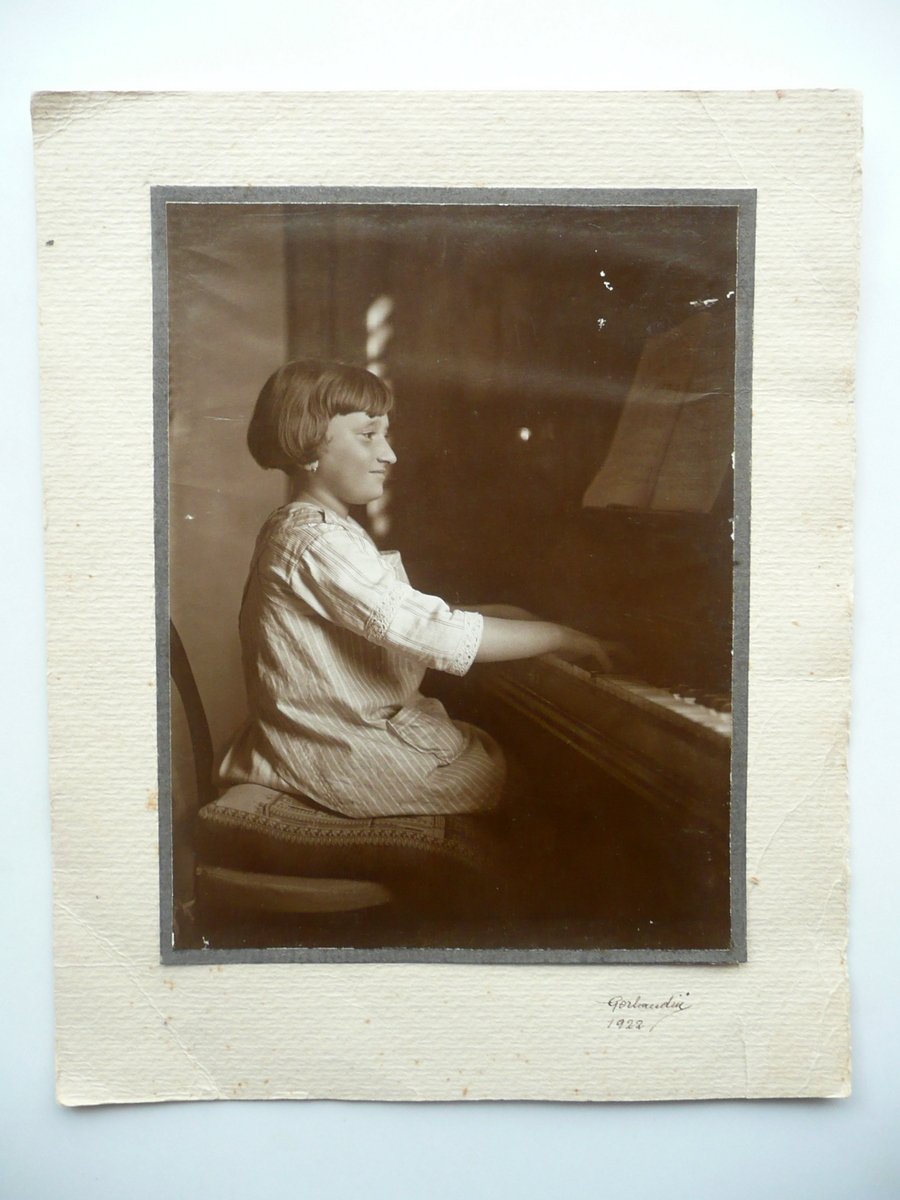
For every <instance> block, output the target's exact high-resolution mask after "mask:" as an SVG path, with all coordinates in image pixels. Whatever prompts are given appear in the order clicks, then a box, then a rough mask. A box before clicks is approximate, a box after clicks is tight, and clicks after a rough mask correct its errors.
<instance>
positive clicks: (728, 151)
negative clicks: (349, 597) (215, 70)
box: [35, 92, 859, 1104]
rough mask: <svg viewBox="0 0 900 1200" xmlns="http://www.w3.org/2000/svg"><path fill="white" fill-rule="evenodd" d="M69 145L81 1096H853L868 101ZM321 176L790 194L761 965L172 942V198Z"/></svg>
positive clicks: (55, 517) (68, 583) (72, 136)
mask: <svg viewBox="0 0 900 1200" xmlns="http://www.w3.org/2000/svg"><path fill="white" fill-rule="evenodd" d="M536 132H537V135H538V136H536ZM35 145H36V159H37V170H38V187H37V192H38V218H39V253H40V280H41V282H40V288H41V378H42V404H43V413H44V440H45V450H44V460H45V475H46V480H47V484H46V488H47V490H46V497H47V500H46V504H47V535H46V550H47V581H48V650H49V657H50V709H51V746H52V764H51V790H52V797H53V821H54V854H55V863H56V866H55V875H56V894H57V916H56V946H57V1019H58V1031H57V1044H58V1061H59V1094H60V1098H61V1099H62V1100H63V1101H64V1102H65V1103H72V1104H91V1103H103V1102H109V1101H114V1100H121V1101H147V1100H158V1099H167V1098H189V1097H193V1098H213V1097H224V1096H260V1097H263V1096H307V1097H309V1096H348V1097H349V1096H353V1097H356V1098H383V1099H403V1098H418V1099H424V1098H428V1099H446V1098H488V1097H509V1098H513V1097H522V1098H524V1097H530V1098H548V1099H550V1098H552V1099H563V1098H568V1099H663V1098H676V1097H678V1098H699V1097H708V1096H767V1095H768V1096H773V1095H781V1096H791V1095H796V1096H800V1095H810V1096H812V1095H820V1096H821V1095H843V1094H846V1093H847V1090H848V1075H849V1067H848V1036H847V982H846V970H845V955H844V949H845V936H846V813H845V809H846V796H845V786H846V783H845V781H846V722H847V696H848V690H849V689H848V677H849V595H850V582H849V581H850V547H851V534H850V525H851V496H852V469H851V460H852V419H851V416H852V408H851V404H850V401H851V396H852V382H853V359H854V336H855V328H854V326H855V296H856V279H857V274H856V272H857V264H856V259H857V245H858V241H857V239H858V234H857V224H858V206H859V102H858V98H857V97H856V96H854V95H851V94H848V93H841V92H786V93H768V92H760V93H657V94H637V93H636V94H616V93H609V94H589V93H572V94H565V93H553V94H549V95H543V94H540V93H520V94H519V93H516V94H502V93H497V94H483V95H477V96H476V95H465V94H445V95H442V94H439V93H435V94H427V93H425V94H420V95H415V96H412V95H407V96H400V95H394V94H391V93H379V94H373V95H363V94H353V93H346V94H334V95H302V94H300V95H281V96H277V95H245V96H242V95H238V94H235V95H219V96H214V95H209V96H182V95H152V94H146V95H141V94H121V95H118V94H111V95H100V96H92V95H66V94H59V95H52V94H50V95H46V96H42V97H38V98H37V99H36V102H35ZM799 147H802V150H803V153H802V154H798V152H797V151H798V148H799ZM323 185H327V186H335V187H372V186H380V187H391V188H397V187H419V186H433V187H462V188H468V187H476V186H477V187H491V188H494V187H510V188H515V187H525V186H527V187H542V188H561V187H562V188H564V187H576V188H582V187H583V188H601V187H615V188H685V187H686V188H698V189H704V188H730V189H741V190H743V189H751V190H753V191H755V192H756V194H757V201H758V208H757V254H756V266H755V314H754V348H753V379H754V395H753V446H754V460H753V496H754V510H753V545H752V549H751V564H750V601H749V612H750V621H749V635H750V636H749V675H748V788H747V814H746V817H747V873H748V874H747V879H748V899H747V926H748V930H747V931H748V942H747V962H746V963H742V964H733V965H723V966H696V965H691V966H688V965H683V964H635V963H632V964H577V965H573V964H542V965H529V966H522V965H509V964H498V963H495V964H449V963H431V964H417V963H304V964H300V963H291V964H271V963H267V964H251V963H248V964H221V963H219V964H210V965H209V966H202V965H196V964H195V965H190V966H184V967H179V968H176V967H174V966H172V965H169V964H162V963H160V961H159V950H158V933H157V931H158V923H157V922H158V912H159V890H158V882H157V879H158V875H157V871H158V859H157V855H158V852H159V845H158V837H157V794H156V792H157V788H156V767H157V744H156V742H157V739H156V696H155V692H156V687H155V662H156V638H155V597H154V578H155V574H154V571H155V568H154V557H153V523H154V504H153V449H152V447H153V418H152V396H151V392H152V385H151V379H152V362H153V344H152V303H153V301H152V285H151V275H152V272H151V238H150V216H149V213H150V202H149V200H150V198H149V190H150V188H151V187H153V186H179V187H181V186H190V187H197V186H254V187H257V186H269V187H285V186H290V187H295V186H302V187H312V186H323ZM835 294H836V295H840V296H841V298H842V305H841V307H840V309H839V311H838V314H837V316H836V315H835V311H834V308H833V306H832V305H831V304H830V303H829V301H830V299H831V298H832V297H833V295H835ZM798 348H799V349H798ZM111 447H114V450H115V453H113V454H111V453H110V448H111ZM823 480H827V488H826V487H824V486H823V482H822V481H823ZM96 664H106V665H108V666H109V667H110V668H114V683H113V684H112V685H111V684H110V679H109V678H103V679H98V680H97V681H96V682H92V678H93V677H92V674H91V671H90V670H89V668H92V667H94V666H95V665H96ZM86 963H87V964H89V965H90V967H91V970H90V971H85V970H84V969H83V968H84V966H85V964H86ZM298 995H302V998H303V999H302V1003H299V1004H298V1003H297V998H298ZM626 1011H627V1012H631V1013H634V1012H642V1013H655V1012H663V1013H665V1014H666V1017H665V1020H660V1021H659V1022H656V1023H654V1024H653V1027H652V1029H651V1028H650V1024H651V1023H650V1022H647V1021H644V1020H643V1018H634V1017H632V1018H631V1020H632V1022H635V1021H638V1022H640V1023H639V1024H634V1023H632V1024H631V1025H628V1024H627V1021H624V1020H623V1023H622V1024H618V1020H619V1018H620V1017H621V1015H622V1013H623V1012H626ZM363 1013H364V1014H365V1015H363ZM235 1014H237V1016H236V1017H235ZM373 1024H374V1025H376V1027H377V1038H375V1040H373V1035H374V1034H375V1032H376V1031H375V1030H372V1029H371V1026H372V1025H373ZM513 1030H514V1031H515V1044H516V1045H518V1046H520V1047H522V1050H521V1051H519V1052H518V1053H510V1052H509V1042H510V1038H511V1036H512V1033H511V1031H513ZM286 1032H287V1033H288V1036H286ZM286 1043H287V1046H286ZM300 1047H302V1050H301V1049H300ZM526 1048H527V1049H526ZM423 1068H424V1069H423Z"/></svg>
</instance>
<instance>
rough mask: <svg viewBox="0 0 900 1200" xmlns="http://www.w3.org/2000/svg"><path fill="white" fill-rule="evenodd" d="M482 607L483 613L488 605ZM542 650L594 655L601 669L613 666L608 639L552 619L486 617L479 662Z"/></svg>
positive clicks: (526, 655)
mask: <svg viewBox="0 0 900 1200" xmlns="http://www.w3.org/2000/svg"><path fill="white" fill-rule="evenodd" d="M480 611H481V612H482V614H483V613H484V612H485V610H484V609H481V610H480ZM539 654H560V655H562V656H563V657H564V658H592V659H594V660H595V661H596V663H597V665H598V667H599V668H600V669H601V670H603V671H612V670H613V664H612V660H611V659H610V656H609V651H608V648H607V643H605V642H603V641H601V640H600V638H596V637H592V636H591V634H589V633H581V632H580V631H579V630H577V629H569V627H568V626H566V625H556V624H554V623H553V622H551V621H535V620H527V619H522V618H514V619H512V620H509V619H507V618H503V617H493V616H485V617H484V631H483V633H482V635H481V645H480V646H479V647H478V651H477V653H476V654H475V661H476V662H507V661H509V660H510V659H514V658H535V657H537V656H538V655H539Z"/></svg>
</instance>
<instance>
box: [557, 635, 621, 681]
mask: <svg viewBox="0 0 900 1200" xmlns="http://www.w3.org/2000/svg"><path fill="white" fill-rule="evenodd" d="M560 629H561V630H562V634H563V645H562V648H561V649H560V651H559V656H560V658H565V659H568V660H576V659H583V660H585V661H584V663H583V664H582V665H584V667H585V669H586V670H589V671H598V672H601V671H602V672H603V673H604V674H606V675H610V674H615V673H616V672H617V670H618V669H620V668H621V665H624V662H625V661H627V658H628V652H627V650H625V648H624V646H620V645H619V644H618V643H617V642H607V641H604V640H603V639H602V638H598V637H594V636H593V635H592V634H589V633H582V632H581V631H580V630H578V629H569V628H568V627H567V626H565V625H562V626H560ZM617 664H618V666H617Z"/></svg>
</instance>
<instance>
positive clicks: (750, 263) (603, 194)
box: [150, 186, 756, 965]
mask: <svg viewBox="0 0 900 1200" xmlns="http://www.w3.org/2000/svg"><path fill="white" fill-rule="evenodd" d="M173 202H178V203H194V204H348V205H350V204H482V205H498V204H509V205H570V206H573V207H583V208H584V207H590V208H604V207H606V208H613V207H648V208H649V207H677V206H686V205H692V206H695V207H699V206H710V207H730V208H736V209H737V210H738V233H737V297H736V301H737V303H736V311H735V323H736V330H735V364H736V365H735V414H734V416H735V435H734V633H733V643H732V691H733V695H732V704H733V720H734V733H733V740H732V751H731V807H730V812H731V831H730V842H731V930H732V934H731V937H732V941H731V945H730V947H728V948H727V949H715V950H615V949H613V950H609V949H607V950H541V949H535V950H503V949H491V950H473V949H468V948H467V949H454V948H452V947H451V948H445V949H434V948H428V949H407V948H393V949H392V948H390V947H385V948H379V949H365V950H358V949H347V948H340V947H334V948H305V947H300V946H290V947H282V948H273V949H265V950H262V949H258V950H254V949H244V950H212V949H211V950H175V949H174V948H173V946H172V940H173V933H172V920H173V863H172V854H173V846H172V774H171V726H170V716H171V699H170V692H169V686H170V685H169V504H168V484H169V427H168V400H169V396H168V390H169V311H168V253H167V243H166V205H167V204H169V203H173ZM150 207H151V253H152V270H153V404H154V420H153V427H154V526H155V545H156V574H155V579H156V685H157V746H158V756H159V861H160V958H161V961H162V962H163V963H164V964H167V965H176V964H184V965H197V964H205V963H304V962H306V963H322V962H335V963H338V962H355V963H367V962H381V963H388V962H390V963H401V962H411V963H519V964H523V965H524V964H528V963H545V964H546V963H619V964H622V963H691V964H716V963H732V964H734V963H742V962H746V961H747V895H746V838H745V831H746V815H747V692H748V682H747V671H748V663H749V638H750V629H749V607H750V464H751V455H750V438H751V420H750V412H751V385H752V348H753V285H754V270H753V268H754V260H755V241H756V191H755V189H739V190H729V189H716V188H710V189H703V190H698V189H690V188H684V189H682V188H636V189H627V190H622V189H606V188H598V189H595V188H434V187H412V188H355V187H274V188H273V187H259V188H254V187H248V188H232V187H168V186H166V187H151V189H150Z"/></svg>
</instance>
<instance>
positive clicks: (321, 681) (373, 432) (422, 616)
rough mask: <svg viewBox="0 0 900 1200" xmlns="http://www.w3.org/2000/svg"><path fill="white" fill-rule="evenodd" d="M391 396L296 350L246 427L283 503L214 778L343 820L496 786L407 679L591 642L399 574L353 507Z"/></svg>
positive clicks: (456, 807)
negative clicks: (279, 477) (470, 604)
mask: <svg viewBox="0 0 900 1200" xmlns="http://www.w3.org/2000/svg"><path fill="white" fill-rule="evenodd" d="M392 403H393V399H392V396H391V393H390V391H389V390H388V388H387V386H386V385H385V384H384V383H383V382H382V381H381V380H380V379H379V378H378V377H377V376H375V375H373V374H371V373H370V372H368V371H365V370H363V369H362V368H359V367H352V366H347V365H344V364H342V363H328V362H318V361H312V360H304V361H298V362H290V363H287V364H286V365H285V366H283V367H281V368H279V369H278V370H277V371H276V372H275V373H274V374H273V375H272V376H271V377H270V378H269V380H268V381H267V382H266V384H265V386H264V387H263V389H262V392H261V393H260V396H259V399H258V401H257V403H256V408H255V411H254V413H253V417H252V420H251V422H250V427H249V431H248V444H249V448H250V452H251V453H252V455H253V457H254V458H255V459H256V461H257V462H258V463H259V464H260V466H262V467H266V468H274V469H279V470H282V471H284V472H285V474H286V475H287V476H288V478H289V480H290V483H291V499H290V501H289V502H288V503H287V504H286V505H284V506H283V507H282V508H279V509H278V510H277V511H276V512H274V513H273V514H272V515H271V516H270V517H269V519H268V520H267V521H266V522H265V524H264V525H263V528H262V530H261V532H260V534H259V537H258V539H257V543H256V549H255V551H254V554H253V559H252V562H251V566H250V573H249V577H248V580H247V584H246V587H245V590H244V598H243V603H242V606H241V616H240V634H241V644H242V652H243V665H244V674H245V678H246V684H247V696H248V702H249V710H250V718H249V720H248V721H247V723H246V724H245V726H244V727H243V728H242V729H241V731H240V732H239V734H238V736H237V737H236V739H235V741H234V743H233V744H232V746H231V747H230V749H229V750H228V751H227V753H226V754H225V757H224V760H223V762H222V765H221V769H220V782H221V783H223V784H224V785H226V786H230V785H232V784H238V783H258V784H262V785H264V786H265V787H269V788H273V789H275V790H277V791H280V792H288V793H293V794H298V795H302V796H305V797H308V798H310V799H312V800H313V801H315V802H316V803H317V804H319V805H321V806H323V807H324V808H327V809H329V810H331V811H332V812H335V813H339V814H342V815H344V816H346V817H358V818H360V817H363V818H371V817H387V816H398V815H414V814H458V813H482V812H488V811H491V810H492V809H494V808H495V807H496V806H497V804H498V801H499V799H500V795H501V792H502V790H503V784H504V777H505V770H504V764H503V755H502V752H501V751H500V748H499V747H498V746H497V744H496V743H495V742H494V741H493V739H492V738H490V737H489V736H488V735H487V734H485V733H482V732H481V731H480V730H478V729H475V728H473V727H472V726H471V725H467V724H463V723H461V722H455V721H453V720H451V719H450V717H449V716H448V715H447V713H446V711H445V709H444V708H443V706H442V705H441V704H440V703H439V702H438V701H437V700H433V699H427V698H426V697H424V696H423V695H422V694H421V693H420V691H419V687H420V684H421V682H422V678H423V675H424V673H425V669H426V667H434V668H437V669H438V670H442V671H448V672H450V673H452V674H455V675H464V674H465V673H466V671H468V669H469V667H470V666H471V664H472V663H473V662H490V661H498V660H502V659H514V658H528V657H531V656H533V655H539V654H545V653H549V652H553V651H555V652H557V653H561V654H563V655H567V656H570V657H588V656H590V657H593V658H594V659H596V660H597V661H598V662H599V663H600V664H601V665H602V666H603V667H604V669H609V663H608V660H607V657H606V651H605V649H604V646H603V643H601V642H600V641H598V640H597V639H596V638H594V637H591V636H589V635H587V634H583V633H579V632H577V631H576V630H573V629H568V628H566V627H565V626H561V625H556V624H552V623H550V622H546V621H539V620H535V619H532V618H531V617H530V616H529V614H527V613H524V612H523V611H522V610H520V609H512V608H508V607H506V606H502V605H483V606H481V607H479V608H478V610H477V611H473V610H471V609H465V608H451V607H450V606H448V605H447V604H445V603H444V601H443V600H440V599H439V598H438V597H436V596H428V595H425V594H423V593H422V592H418V591H416V590H415V589H414V588H413V587H412V586H410V584H409V581H408V580H407V577H406V573H405V571H404V569H403V565H402V563H401V561H400V556H399V554H398V553H397V552H396V551H391V552H386V553H385V552H381V551H379V550H378V548H377V547H376V545H375V543H374V542H373V541H372V540H371V538H370V537H369V535H368V534H367V533H366V532H365V531H364V530H363V529H362V527H361V526H360V525H359V524H357V522H356V521H354V520H353V518H352V517H351V516H350V510H351V508H353V507H354V506H357V505H365V504H368V503H369V502H370V501H372V500H376V499H377V498H378V497H379V496H380V495H381V494H382V492H383V490H384V485H385V479H386V477H387V473H388V471H389V469H390V467H391V466H392V465H393V464H394V463H395V462H396V455H395V454H394V451H393V450H392V449H391V445H390V440H389V437H388V432H389V413H390V411H391V407H392Z"/></svg>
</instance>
